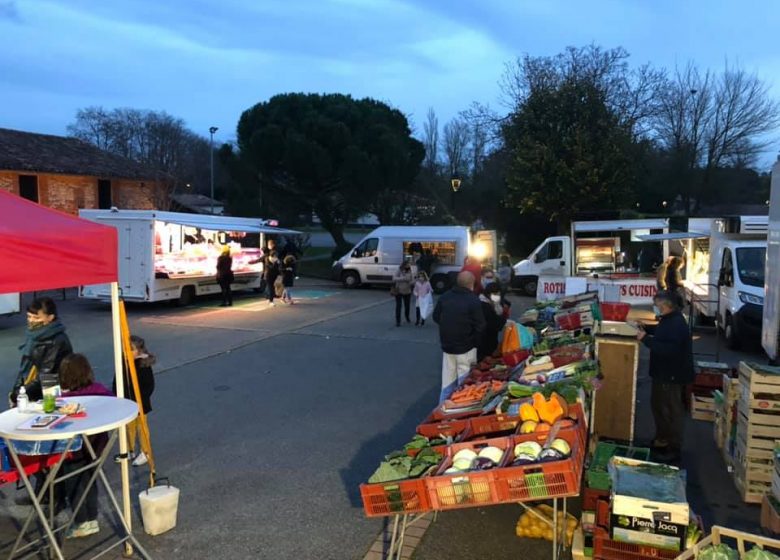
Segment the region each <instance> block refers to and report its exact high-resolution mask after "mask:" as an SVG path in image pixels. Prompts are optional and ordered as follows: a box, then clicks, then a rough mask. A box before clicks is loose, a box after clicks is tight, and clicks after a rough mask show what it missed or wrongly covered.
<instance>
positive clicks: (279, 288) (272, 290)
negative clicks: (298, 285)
mask: <svg viewBox="0 0 780 560" xmlns="http://www.w3.org/2000/svg"><path fill="white" fill-rule="evenodd" d="M283 253H285V254H282V255H280V252H279V251H277V249H276V241H274V240H273V239H269V240H268V245H267V246H266V248H265V249H264V250H263V255H262V257H260V259H258V260H256V261H252V264H255V263H258V262H262V263H263V282H264V284H265V289H267V290H268V303H270V304H271V305H276V303H275V302H274V299H276V298H279V299H281V300H282V302H284V303H287V304H290V305H292V304H293V303H294V302H293V297H292V288H293V284H294V283H295V275H296V265H297V261H296V258H295V254H294V251H292V250H290V249H289V248H287V247H285V250H284V251H283ZM234 280H235V277H234V275H233V257H231V256H230V247H229V246H227V245H225V247H223V248H222V254H221V255H220V256H219V258H218V259H217V283H218V284H219V287H220V289H221V290H222V303H221V304H220V306H221V307H231V306H232V305H233V292H232V288H231V285H232V284H233V282H234Z"/></svg>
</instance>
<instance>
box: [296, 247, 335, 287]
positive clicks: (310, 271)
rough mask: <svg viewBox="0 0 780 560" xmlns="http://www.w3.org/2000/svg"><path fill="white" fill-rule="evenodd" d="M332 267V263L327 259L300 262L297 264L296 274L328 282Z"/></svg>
mask: <svg viewBox="0 0 780 560" xmlns="http://www.w3.org/2000/svg"><path fill="white" fill-rule="evenodd" d="M330 251H331V249H328V252H330ZM307 254H308V252H307ZM332 265H333V261H332V260H331V259H329V258H328V259H314V260H311V261H301V262H300V263H298V274H299V275H300V276H305V277H307V278H324V279H326V280H330V279H331V266H332Z"/></svg>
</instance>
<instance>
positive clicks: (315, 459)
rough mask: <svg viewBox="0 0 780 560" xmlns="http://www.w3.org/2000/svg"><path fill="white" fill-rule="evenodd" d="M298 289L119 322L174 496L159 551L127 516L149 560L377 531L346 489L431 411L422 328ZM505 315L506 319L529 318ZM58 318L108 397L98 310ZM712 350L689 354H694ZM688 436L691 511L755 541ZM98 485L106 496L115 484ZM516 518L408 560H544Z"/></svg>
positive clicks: (2, 496)
mask: <svg viewBox="0 0 780 560" xmlns="http://www.w3.org/2000/svg"><path fill="white" fill-rule="evenodd" d="M296 289H297V290H298V292H299V294H300V295H301V296H303V297H301V299H299V302H298V303H297V304H296V305H293V306H284V305H281V304H280V305H277V306H275V307H269V306H268V304H267V303H266V302H264V301H262V300H261V299H259V298H258V297H257V295H255V294H246V295H242V296H239V297H238V298H237V300H236V305H235V307H233V308H227V309H226V308H220V307H218V306H217V304H218V299H209V300H205V301H199V302H198V303H197V304H196V305H195V306H193V307H191V308H175V307H172V306H169V305H167V304H153V305H150V306H145V305H133V306H130V307H129V310H128V313H129V318H130V326H131V330H132V331H133V333H135V334H139V335H141V336H143V337H144V338H146V340H147V344H148V346H149V348H150V349H151V350H152V351H153V352H155V353H156V354H157V355H158V358H159V361H158V364H157V367H156V368H155V371H156V380H157V390H156V392H155V394H154V396H153V399H152V400H153V407H154V411H153V412H152V413H151V414H150V416H149V423H150V428H151V433H152V440H153V446H154V450H155V457H156V460H157V463H158V465H157V470H158V475H161V476H169V477H170V478H171V481H172V483H173V484H174V485H176V486H177V487H179V488H180V489H181V492H182V494H181V501H180V506H179V523H178V526H177V528H176V529H175V530H173V531H171V532H169V533H166V534H164V535H161V536H157V537H148V536H146V535H145V534H143V532H142V530H141V529H140V527H141V524H140V519H139V518H138V511H137V503H136V518H135V520H134V524H135V526H136V528H137V529H136V533H137V534H139V535H140V539H141V542H142V543H143V544H144V546H145V547H147V550H148V551H149V552H150V553H151V555H152V556H153V557H154V558H157V559H168V558H193V559H200V558H204V559H205V558H215V559H221V558H269V559H271V558H273V559H288V558H289V559H295V558H305V559H308V558H320V559H326V560H330V559H332V560H341V559H356V560H360V559H362V558H363V557H364V556H365V554H366V552H367V551H368V549H369V547H371V545H372V543H373V542H374V540H375V538H376V537H377V535H378V534H379V533H380V531H382V529H383V528H384V521H383V520H381V519H366V518H365V516H364V515H363V510H362V505H361V502H360V496H359V491H358V486H359V484H360V483H361V482H363V481H365V480H366V479H367V478H368V477H369V476H370V475H371V473H372V472H373V470H374V469H375V468H376V466H377V464H378V462H379V461H380V460H381V458H382V457H383V456H384V455H385V454H386V453H387V452H389V451H391V450H394V449H397V448H398V447H400V446H401V445H403V444H404V443H405V442H406V441H408V439H409V438H410V437H411V435H412V434H413V433H414V428H415V426H416V425H417V424H418V423H419V422H420V421H421V420H422V419H423V418H424V417H425V416H426V415H427V414H428V413H429V411H430V410H431V409H432V408H433V406H434V405H435V404H436V400H437V396H438V390H439V384H440V378H439V370H440V359H441V357H440V356H441V354H440V351H439V347H438V344H437V331H436V328H435V325H432V324H431V325H426V326H425V327H424V328H418V327H414V326H413V325H404V326H402V327H401V328H397V327H395V324H394V319H393V316H392V314H393V305H392V300H391V299H390V298H389V297H388V296H387V292H386V291H384V290H371V289H358V290H354V291H344V290H341V289H340V288H339V287H338V286H337V285H335V284H330V283H324V282H313V281H303V282H301V283H300V285H299V286H297V288H296ZM515 301H516V303H517V305H516V306H515V309H516V310H519V309H521V308H522V307H523V305H524V304H528V303H529V300H527V299H525V298H516V300H515ZM60 308H61V315H62V318H63V321H64V322H65V324H66V325H67V327H68V332H69V333H70V336H71V339H72V341H73V344H74V347H75V350H76V351H78V352H83V353H85V354H87V355H88V356H89V358H90V360H91V361H92V362H93V365H94V366H95V369H96V371H97V375H98V378H99V379H100V380H101V381H103V382H104V383H106V384H108V385H110V383H111V378H112V370H111V367H112V356H111V339H110V313H109V309H108V307H107V306H105V305H101V304H95V303H89V302H83V301H78V300H72V299H70V300H68V301H65V302H61V303H60ZM22 338H23V318H22V317H20V316H17V317H12V318H0V384H5V385H6V386H9V387H10V385H11V382H12V379H13V376H14V371H15V370H16V367H17V365H18V350H17V346H18V345H19V344H20V343H21V341H22ZM711 342H712V337H708V336H706V335H705V336H703V337H701V338H699V339H698V340H697V344H699V345H700V347H701V348H704V347H705V346H706V345H708V344H711ZM742 356H744V354H732V355H729V356H726V359H729V358H730V359H732V360H734V361H736V359H738V358H741V357H742ZM641 367H643V368H644V366H641ZM642 371H644V369H643V370H642ZM648 389H649V382H648V380H647V378H646V376H645V375H642V376H640V399H639V409H638V427H637V430H638V433H639V438H640V439H641V438H644V439H647V438H649V437H650V435H651V430H652V420H651V419H650V415H649V408H648V405H647V403H648V398H647V393H648ZM686 436H687V440H688V442H689V445H688V446H687V447H686V451H685V456H684V466H685V467H686V468H688V470H689V478H688V479H689V494H690V499H691V501H692V503H693V505H694V508H695V509H696V511H697V512H699V513H700V514H702V515H703V516H704V518H705V521H707V522H708V523H712V522H718V523H723V524H727V525H729V526H733V527H735V528H746V529H750V530H755V529H756V527H757V518H758V509H757V508H756V507H754V506H750V507H746V506H743V505H742V504H740V501H739V499H738V496H737V494H736V490H735V489H734V487H733V483H732V482H731V479H730V477H729V476H728V474H727V473H726V471H725V467H724V466H723V464H722V460H721V459H720V456H719V455H718V454H717V453H716V451H715V445H714V442H713V441H712V424H709V423H704V422H693V421H689V424H688V427H687V434H686ZM108 470H109V471H110V472H111V473H112V477H113V479H114V480H115V481H118V470H119V469H118V468H117V467H115V466H114V465H110V466H109V467H108ZM132 480H133V492H132V494H133V497H134V499H135V498H136V497H137V494H138V492H140V491H142V490H143V489H145V488H146V472H145V471H144V469H143V468H135V469H133V473H132ZM15 494H16V492H15V490H14V489H13V488H12V487H2V488H0V503H1V504H2V506H3V508H4V510H5V511H6V512H7V514H6V515H4V516H0V555H1V554H2V553H3V552H4V551H6V552H7V546H8V543H9V542H10V541H12V540H13V537H14V536H15V530H16V529H15V528H16V527H17V526H18V523H19V520H20V518H22V517H23V515H24V514H25V513H26V512H27V511H28V509H27V508H25V507H22V506H17V505H15V503H14V496H15ZM573 505H576V504H573ZM103 511H105V509H103ZM519 515H520V508H519V506H501V507H495V508H477V509H472V510H464V511H453V512H444V513H442V514H440V515H439V516H438V519H437V520H436V521H435V522H434V523H432V524H431V526H430V528H429V529H428V531H427V532H426V534H425V535H424V536H423V538H422V541H421V543H420V545H419V547H418V549H417V552H416V554H415V556H414V558H417V559H420V560H439V559H442V560H444V559H445V558H446V559H448V560H449V559H452V558H473V557H491V558H493V559H494V560H502V559H504V558H506V559H509V558H512V559H514V558H540V559H541V558H546V557H548V554H549V546H548V544H547V543H545V542H542V541H539V542H532V541H528V540H520V539H518V538H516V537H515V536H514V526H515V523H516V521H517V517H518V516H519ZM101 522H102V523H103V526H104V530H103V531H102V532H101V536H100V537H92V538H88V539H84V540H82V541H79V542H77V543H74V544H71V543H70V541H69V543H68V550H71V551H81V550H84V549H89V548H94V547H95V546H96V545H98V544H99V543H100V542H102V540H103V539H107V538H108V536H109V535H110V530H109V526H110V520H107V519H101ZM3 545H5V546H6V547H5V548H4V547H3ZM117 558H118V556H117Z"/></svg>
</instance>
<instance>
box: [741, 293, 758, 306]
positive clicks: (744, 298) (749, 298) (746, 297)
mask: <svg viewBox="0 0 780 560" xmlns="http://www.w3.org/2000/svg"><path fill="white" fill-rule="evenodd" d="M739 301H741V302H742V303H752V304H753V305H764V298H762V297H761V296H754V295H753V294H749V293H747V292H739Z"/></svg>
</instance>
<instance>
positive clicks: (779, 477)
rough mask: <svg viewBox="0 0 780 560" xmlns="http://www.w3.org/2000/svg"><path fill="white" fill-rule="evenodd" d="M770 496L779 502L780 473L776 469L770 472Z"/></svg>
mask: <svg viewBox="0 0 780 560" xmlns="http://www.w3.org/2000/svg"><path fill="white" fill-rule="evenodd" d="M771 488H772V496H774V498H775V500H778V501H780V472H777V469H775V470H773V471H772V487H771Z"/></svg>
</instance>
